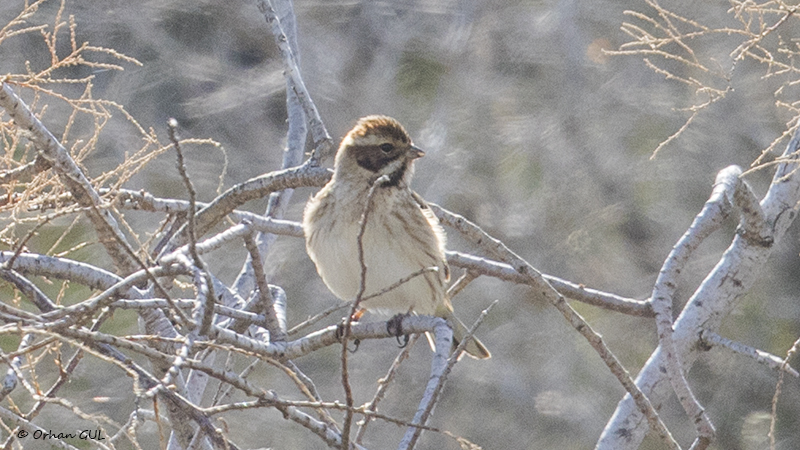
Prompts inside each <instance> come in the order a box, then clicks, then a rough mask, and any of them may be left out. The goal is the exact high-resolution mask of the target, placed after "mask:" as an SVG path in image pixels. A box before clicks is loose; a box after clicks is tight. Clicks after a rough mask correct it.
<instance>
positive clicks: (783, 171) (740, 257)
mask: <svg viewBox="0 0 800 450" xmlns="http://www.w3.org/2000/svg"><path fill="white" fill-rule="evenodd" d="M799 144H800V135H798V131H795V133H794V136H793V137H792V139H791V141H790V142H789V144H788V145H787V146H786V150H785V151H784V156H785V157H788V156H789V155H792V154H793V153H794V152H796V151H797V149H798V147H799V146H800V145H799ZM797 167H798V165H797V163H795V162H786V163H783V164H780V165H779V166H778V168H777V170H776V173H775V175H774V177H773V181H772V184H771V186H770V188H769V190H768V192H767V194H766V196H765V197H764V199H763V200H762V201H761V210H762V214H763V217H764V219H765V221H764V223H766V224H770V225H771V227H770V228H771V233H769V234H767V235H766V236H748V234H749V233H737V235H736V236H735V237H734V239H733V242H732V243H731V245H730V246H729V247H728V249H727V250H726V251H725V253H724V254H723V255H722V258H721V259H720V261H719V262H718V263H717V265H716V267H714V269H713V270H712V271H711V272H710V273H709V274H708V276H707V277H706V279H705V280H704V281H703V282H702V284H701V285H700V287H698V288H697V290H696V291H695V293H694V295H692V297H691V298H690V299H689V301H688V302H687V304H686V306H685V307H684V309H683V311H682V312H681V314H680V315H679V316H678V319H677V320H676V321H675V323H674V325H673V329H674V334H673V341H674V344H675V349H676V352H677V353H678V354H680V355H681V363H682V365H683V370H684V371H686V370H688V369H689V368H691V366H692V364H694V362H695V360H696V359H697V357H698V356H699V353H700V351H702V348H703V346H702V345H698V342H699V339H700V333H701V332H716V331H717V330H718V328H719V326H720V323H721V321H722V319H723V318H725V317H727V316H728V314H729V313H730V311H731V310H732V309H733V307H734V305H735V301H736V300H737V299H738V298H739V297H740V296H741V295H743V294H744V293H746V292H747V291H748V290H749V289H750V287H751V286H752V285H753V283H754V282H755V280H756V279H757V277H758V276H759V274H760V272H761V270H762V269H763V268H764V267H765V265H766V261H767V259H768V258H769V256H770V254H771V252H772V247H773V246H774V244H775V243H776V242H778V241H779V239H780V238H781V237H782V236H783V234H784V233H785V232H786V229H787V228H788V227H789V225H790V224H791V223H792V221H793V220H794V218H795V217H796V215H797V210H798V207H800V203H798V202H799V201H800V177H798V176H797V173H796V171H797ZM737 204H738V202H737ZM746 220H749V219H746ZM754 237H755V238H754ZM665 360H666V355H665V354H664V349H663V348H662V347H661V346H659V347H658V348H657V349H656V350H655V352H653V354H652V355H651V356H650V359H649V360H648V362H647V363H646V364H645V366H644V368H643V369H642V371H641V372H640V373H639V376H638V377H637V379H636V383H637V385H638V386H639V388H640V389H641V390H642V391H644V392H646V393H648V395H649V396H650V398H651V399H653V402H654V404H655V405H656V406H657V407H660V405H661V404H663V402H664V401H665V399H666V396H667V395H668V393H669V392H670V387H671V385H670V383H669V381H668V380H667V378H666V377H665V374H664V372H663V367H664V364H665ZM641 419H642V416H641V414H640V413H639V411H638V410H637V408H636V407H635V406H634V404H633V402H632V400H631V399H630V398H629V397H627V396H626V397H625V398H624V399H623V400H622V401H621V402H620V403H619V405H618V406H617V410H616V411H615V413H614V415H613V417H612V418H611V420H610V421H609V422H608V424H607V425H606V428H605V430H604V431H603V435H602V436H601V437H600V440H599V442H598V444H597V449H598V450H605V449H609V450H610V449H614V450H633V449H636V448H638V447H639V444H640V443H641V441H642V439H643V438H644V435H645V432H646V429H645V428H644V427H642V426H641Z"/></svg>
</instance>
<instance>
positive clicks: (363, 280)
mask: <svg viewBox="0 0 800 450" xmlns="http://www.w3.org/2000/svg"><path fill="white" fill-rule="evenodd" d="M388 181H389V177H388V176H387V175H382V176H380V177H379V178H378V179H376V180H375V181H374V182H373V183H372V185H371V186H370V187H369V191H368V192H367V198H366V200H364V209H363V210H362V212H361V218H360V219H359V221H358V235H357V236H356V247H357V251H358V253H357V254H358V263H359V265H360V266H361V276H360V280H359V283H358V292H356V297H355V299H353V304H352V305H351V306H350V312H349V313H348V314H347V317H345V319H344V326H343V327H342V352H341V360H342V387H344V393H345V402H346V404H347V406H348V407H351V408H352V407H353V392H352V390H351V388H350V375H349V373H348V371H347V354H348V352H349V349H348V348H347V342H348V340H349V339H350V333H351V331H352V324H353V317H354V316H355V314H356V311H358V308H359V305H360V304H361V301H362V297H363V296H364V291H366V290H367V264H366V262H365V261H364V232H365V231H366V229H367V220H368V219H369V213H370V211H371V210H372V207H371V206H372V197H373V196H374V195H375V192H376V190H377V189H378V188H379V187H380V186H381V185H383V184H384V183H386V182H388ZM352 421H353V413H352V412H349V410H348V412H347V413H345V416H344V423H343V424H342V448H347V446H348V445H349V443H350V424H351V423H352Z"/></svg>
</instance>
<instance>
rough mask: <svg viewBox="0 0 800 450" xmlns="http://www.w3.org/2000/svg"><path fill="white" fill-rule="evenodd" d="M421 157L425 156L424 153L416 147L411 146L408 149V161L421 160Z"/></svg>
mask: <svg viewBox="0 0 800 450" xmlns="http://www.w3.org/2000/svg"><path fill="white" fill-rule="evenodd" d="M423 156H425V152H423V151H422V149H421V148H419V147H417V146H416V145H412V146H411V147H409V148H408V157H409V159H417V158H422V157H423Z"/></svg>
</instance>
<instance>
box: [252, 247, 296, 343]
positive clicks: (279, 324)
mask: <svg viewBox="0 0 800 450" xmlns="http://www.w3.org/2000/svg"><path fill="white" fill-rule="evenodd" d="M243 238H244V244H245V247H247V251H248V252H249V253H250V260H251V262H252V264H253V273H254V275H255V278H256V284H257V285H258V297H259V300H260V301H259V303H260V304H261V308H259V309H261V310H262V311H264V314H265V316H266V317H267V326H268V327H269V328H268V331H269V340H270V342H283V341H285V340H286V320H285V317H286V314H285V313H284V312H283V310H282V308H279V307H278V305H277V304H276V302H275V299H273V297H272V291H271V290H270V286H269V284H267V278H266V275H265V274H264V266H263V265H262V264H261V253H260V252H259V251H258V245H256V241H255V238H254V237H253V233H252V232H251V233H247V234H245V235H244V236H243ZM281 318H283V320H281Z"/></svg>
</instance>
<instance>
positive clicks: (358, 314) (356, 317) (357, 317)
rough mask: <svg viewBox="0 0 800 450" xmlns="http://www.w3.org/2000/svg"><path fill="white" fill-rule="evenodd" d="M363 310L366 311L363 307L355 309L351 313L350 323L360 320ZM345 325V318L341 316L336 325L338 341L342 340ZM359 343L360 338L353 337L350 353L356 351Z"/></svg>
mask: <svg viewBox="0 0 800 450" xmlns="http://www.w3.org/2000/svg"><path fill="white" fill-rule="evenodd" d="M365 312H367V310H366V309H363V308H359V309H357V310H356V312H355V313H353V316H352V317H351V319H350V324H351V325H352V324H353V322H358V321H359V320H361V317H362V316H364V313H365ZM346 325H347V319H346V318H343V319H342V322H341V323H339V325H337V326H336V339H339V340H340V341H341V340H342V338H343V337H344V327H345V326H346ZM359 345H361V339H353V346H354V348H353V349H352V350H350V353H355V352H357V351H358V346H359Z"/></svg>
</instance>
